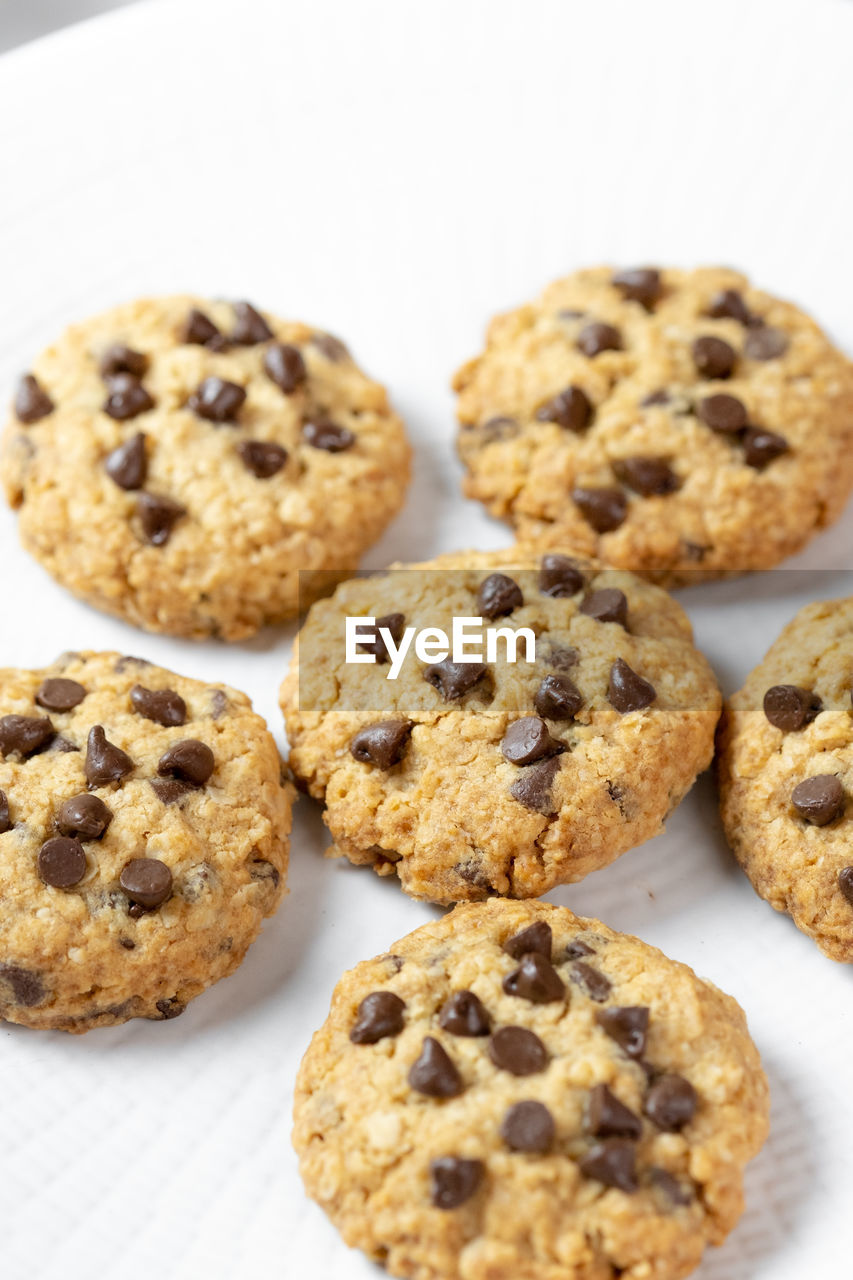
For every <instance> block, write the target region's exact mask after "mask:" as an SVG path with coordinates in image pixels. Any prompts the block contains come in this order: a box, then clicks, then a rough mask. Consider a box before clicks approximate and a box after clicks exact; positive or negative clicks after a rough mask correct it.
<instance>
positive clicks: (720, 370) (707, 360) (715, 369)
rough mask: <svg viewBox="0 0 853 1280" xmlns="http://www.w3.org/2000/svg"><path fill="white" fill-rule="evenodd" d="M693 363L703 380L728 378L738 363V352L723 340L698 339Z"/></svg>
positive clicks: (693, 348) (694, 349) (695, 344)
mask: <svg viewBox="0 0 853 1280" xmlns="http://www.w3.org/2000/svg"><path fill="white" fill-rule="evenodd" d="M692 351H693V363H694V364H695V365H696V368H697V370H698V372H699V373H700V374H701V375H702V377H703V378H728V377H730V376H731V373H732V370H733V369H734V367H735V363H736V361H737V352H736V351H735V349H734V347H732V346H730V345H729V344H728V342H725V341H724V340H723V339H722V338H714V337H710V336H706V337H702V338H697V339H696V341H695V342H694V343H693V347H692Z"/></svg>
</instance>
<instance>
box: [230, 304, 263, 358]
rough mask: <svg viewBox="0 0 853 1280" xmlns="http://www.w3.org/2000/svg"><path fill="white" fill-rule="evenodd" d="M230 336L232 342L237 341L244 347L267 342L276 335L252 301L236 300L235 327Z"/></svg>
mask: <svg viewBox="0 0 853 1280" xmlns="http://www.w3.org/2000/svg"><path fill="white" fill-rule="evenodd" d="M228 336H229V338H230V339H231V341H232V342H237V343H239V344H240V346H242V347H253V346H254V345H255V343H257V342H267V341H268V340H269V339H270V338H272V337H274V336H275V335H274V333H273V331H272V329H271V328H270V327H269V325H268V324H267V322H266V320H265V319H264V317H263V316H262V315H261V313H260V312H259V311H256V310H255V308H254V307H253V306H252V304H251V303H250V302H235V303H234V328H233V329H232V330H231V332H230V334H229V335H228Z"/></svg>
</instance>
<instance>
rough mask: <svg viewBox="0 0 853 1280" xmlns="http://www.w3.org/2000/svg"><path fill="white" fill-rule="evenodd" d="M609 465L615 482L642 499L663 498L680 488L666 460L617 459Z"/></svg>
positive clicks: (642, 458) (676, 477)
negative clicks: (617, 481) (618, 481)
mask: <svg viewBox="0 0 853 1280" xmlns="http://www.w3.org/2000/svg"><path fill="white" fill-rule="evenodd" d="M610 465H611V467H612V469H613V474H614V475H615V476H616V479H617V480H621V481H622V484H626V485H627V486H628V488H629V489H633V490H634V492H635V493H639V494H642V496H643V497H644V498H653V497H665V496H666V495H667V494H668V493H675V492H676V490H678V489H680V488H681V481H680V480H679V478H678V476H677V475H676V474H675V472H674V471H673V469H672V467H671V466H670V465H669V462H668V461H667V460H666V458H645V457H640V456H637V457H633V458H618V459H616V460H615V461H614V462H612V463H611V464H610Z"/></svg>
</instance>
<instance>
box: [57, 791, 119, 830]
mask: <svg viewBox="0 0 853 1280" xmlns="http://www.w3.org/2000/svg"><path fill="white" fill-rule="evenodd" d="M112 818H113V815H112V810H111V809H108V808H107V806H106V805H105V804H104V802H103V800H101V799H99V797H98V796H93V795H89V794H88V793H87V792H85V791H84V792H82V793H81V794H80V795H78V796H71V797H69V799H68V800H63V802H62V804H61V805H60V806H59V812H58V813H57V815H56V827H57V830H58V831H60V832H61V833H62V835H64V836H78V837H79V838H80V839H82V840H100V838H101V836H102V835H103V834H104V832H105V831H106V829H107V827H108V826H109V825H110V823H111V822H112Z"/></svg>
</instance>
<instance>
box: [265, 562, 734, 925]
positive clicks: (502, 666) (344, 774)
mask: <svg viewBox="0 0 853 1280" xmlns="http://www.w3.org/2000/svg"><path fill="white" fill-rule="evenodd" d="M348 615H349V616H354V617H362V616H366V617H373V618H375V619H376V620H377V621H376V626H377V627H378V628H385V630H386V632H387V635H388V638H389V640H392V637H394V636H396V637H397V638H400V637H401V636H403V634H404V632H405V631H406V629H408V628H411V627H414V628H416V629H417V630H418V631H421V630H423V629H425V628H432V627H436V628H440V629H443V630H444V631H446V632H448V633H450V632H451V628H452V620H453V619H454V618H461V617H466V616H470V617H482V618H483V619H484V622H485V624H486V625H488V626H493V627H503V628H510V629H515V628H521V627H524V628H527V629H528V630H529V631H531V632H532V633H533V634H534V635H535V639H536V643H535V654H534V655H533V656H532V660H528V659H529V658H530V657H531V655H530V654H528V653H527V652H526V647H525V646H524V645H519V647H518V652H517V657H518V661H516V662H515V663H511V662H508V661H506V658H505V651H504V649H503V647H501V648H498V649H497V654H496V657H495V659H493V660H487V661H474V662H467V663H464V664H463V663H460V662H455V661H453V660H452V657H451V658H450V659H447V660H433V661H429V660H426V661H424V660H421V658H419V657H418V655H417V653H416V652H415V648H414V644H412V645H411V646H410V648H409V650H408V653H407V655H406V658H405V661H404V662H403V665H402V668H401V669H400V672H399V674H398V676H397V678H396V679H389V678H387V675H388V674H389V663H388V662H387V661H386V658H387V656H388V655H387V651H386V647H385V642H384V640H383V638H382V634H383V633H382V630H381V629H380V630H379V632H378V638H377V639H376V641H375V643H374V644H372V645H371V642H370V640H368V646H369V647H371V648H372V651H373V653H374V654H375V655H378V657H379V661H378V662H376V663H375V664H373V665H360V664H356V663H348V662H347V661H346V651H345V641H344V632H345V617H346V616H348ZM371 634H372V633H371V632H370V629H369V628H368V636H370V635H371ZM392 643H393V640H392ZM468 652H469V654H471V650H470V649H469V651H468ZM281 698H282V708H283V710H284V714H285V721H286V725H287V733H288V739H289V741H290V747H291V751H290V767H291V769H292V771H293V773H294V775H295V777H296V779H297V781H298V783H299V785H301V786H302V787H303V788H304V789H306V790H307V791H308V792H309V793H310V794H311V795H312V796H314V797H316V798H317V799H320V800H324V801H325V804H326V812H325V815H324V817H325V821H326V824H327V825H328V827H329V829H330V831H331V833H332V837H333V840H334V847H333V849H332V850H331V852H332V854H343V855H345V856H346V857H347V858H349V860H350V861H351V862H354V863H361V864H368V865H372V866H373V867H374V869H375V870H376V871H378V872H379V874H380V875H393V874H397V875H398V876H399V877H400V882H401V884H402V886H403V888H404V889H405V891H406V892H407V893H409V894H411V895H412V896H413V897H416V898H426V899H429V900H431V901H434V902H441V903H449V902H457V901H460V900H462V899H478V898H485V897H487V896H489V895H492V894H500V895H503V896H510V897H519V898H526V897H537V896H539V895H540V894H543V893H546V892H547V891H548V890H549V889H551V888H553V886H554V885H555V884H560V883H562V882H565V881H571V880H580V879H582V878H583V876H585V875H587V874H588V873H589V872H590V871H595V870H596V869H597V868H598V867H603V866H605V865H606V864H607V863H609V862H612V861H613V859H614V858H617V857H618V856H619V855H620V854H621V853H624V852H625V850H626V849H630V848H631V847H632V846H633V845H636V844H639V843H640V842H641V841H643V840H647V839H649V837H650V836H653V835H657V834H658V833H659V832H660V831H661V830H662V828H663V822H664V819H665V818H666V816H667V815H668V814H669V812H670V811H671V810H672V809H673V808H674V807H675V805H677V804H678V802H679V801H680V800H681V798H682V796H683V795H684V794H685V792H686V791H687V790H688V789H689V787H690V786H691V785H692V783H693V781H694V779H695V777H696V775H697V774H698V773H699V772H700V771H701V770H702V769H704V768H705V767H706V765H707V764H708V763H709V762H710V759H711V755H712V753H713V737H714V727H715V725H716V722H717V717H718V715H719V709H720V696H719V692H718V690H717V684H716V681H715V679H714V675H713V673H712V671H711V669H710V667H709V666H708V664H707V662H706V661H705V659H704V658H703V657H702V655H701V654H700V653H698V652H697V651H696V649H694V647H693V643H692V633H691V628H690V623H689V621H688V620H687V617H686V616H685V614H684V613H683V611H682V610H681V608H680V607H679V606H678V605H677V604H676V603H675V602H674V601H673V600H672V599H671V598H670V597H669V596H668V595H667V594H666V593H665V592H664V591H662V590H661V589H660V588H659V587H655V586H652V585H651V584H650V583H648V582H644V581H642V580H641V579H638V578H635V577H634V576H633V575H632V574H629V573H625V572H622V571H618V570H607V569H602V568H601V567H600V566H597V565H594V564H582V563H581V562H579V561H577V560H574V559H572V558H570V557H568V556H566V555H562V554H556V553H548V554H546V555H544V556H542V555H540V554H539V553H537V552H532V551H530V550H525V549H524V548H512V549H510V550H508V551H500V552H485V553H483V552H480V553H478V552H464V553H461V554H459V555H448V556H442V557H441V558H439V559H437V560H433V561H430V562H427V563H425V564H422V565H415V566H410V567H408V568H406V567H403V566H401V567H398V568H396V569H394V570H393V571H391V572H390V573H388V574H386V575H383V576H381V577H376V578H358V579H353V580H351V581H349V582H345V583H343V584H341V586H340V587H338V589H337V591H336V593H335V595H334V596H333V597H332V598H331V599H329V600H325V601H319V602H318V603H317V604H316V605H314V607H313V608H312V610H311V611H310V613H309V615H308V618H307V620H306V622H305V625H304V626H303V628H302V631H301V632H300V635H299V637H298V648H297V650H296V651H295V653H294V659H293V662H292V664H291V669H290V671H289V673H288V675H287V678H286V679H285V681H284V684H283V686H282V694H281Z"/></svg>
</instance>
